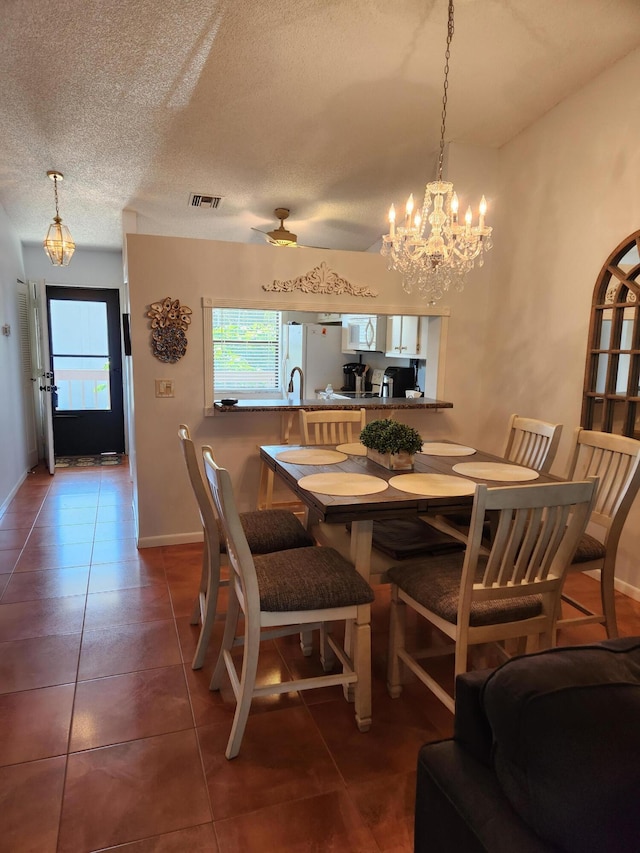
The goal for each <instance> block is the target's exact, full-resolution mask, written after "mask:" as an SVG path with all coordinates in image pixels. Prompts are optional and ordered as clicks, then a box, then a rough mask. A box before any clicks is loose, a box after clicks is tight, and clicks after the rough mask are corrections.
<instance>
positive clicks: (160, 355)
mask: <svg viewBox="0 0 640 853" xmlns="http://www.w3.org/2000/svg"><path fill="white" fill-rule="evenodd" d="M192 313H193V312H192V310H191V308H188V307H187V306H186V305H180V300H179V299H173V300H172V299H171V297H170V296H167V298H166V299H163V300H162V302H152V303H151V305H150V306H149V310H148V311H147V317H150V318H151V350H152V352H153V354H154V355H155V357H156V358H157V359H159V360H160V361H164V362H168V363H174V362H176V361H179V360H180V359H181V358H182V356H183V355H184V354H185V353H186V351H187V335H186V332H187V329H188V328H189V325H190V323H191V315H192Z"/></svg>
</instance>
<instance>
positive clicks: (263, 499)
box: [258, 462, 275, 509]
mask: <svg viewBox="0 0 640 853" xmlns="http://www.w3.org/2000/svg"><path fill="white" fill-rule="evenodd" d="M274 476H275V475H274V472H273V471H272V470H271V468H269V467H268V466H267V465H265V463H264V462H262V463H261V464H260V484H259V486H258V509H269V507H270V506H271V505H272V503H273V482H274Z"/></svg>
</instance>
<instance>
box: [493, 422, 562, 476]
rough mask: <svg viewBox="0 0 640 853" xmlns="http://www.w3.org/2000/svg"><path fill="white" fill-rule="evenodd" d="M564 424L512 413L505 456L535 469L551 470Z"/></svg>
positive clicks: (517, 463)
mask: <svg viewBox="0 0 640 853" xmlns="http://www.w3.org/2000/svg"><path fill="white" fill-rule="evenodd" d="M561 434H562V424H552V423H548V422H547V421H540V420H537V419H536V418H521V417H520V415H511V418H510V419H509V426H508V429H507V442H506V444H505V448H504V452H503V454H502V455H503V456H504V458H505V459H508V460H509V461H510V462H513V463H515V464H516V465H524V466H525V467H527V468H533V469H534V470H535V471H542V472H547V471H549V470H550V468H551V466H552V464H553V461H554V459H555V458H556V453H557V452H558V445H559V443H560V435H561Z"/></svg>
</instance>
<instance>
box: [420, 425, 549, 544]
mask: <svg viewBox="0 0 640 853" xmlns="http://www.w3.org/2000/svg"><path fill="white" fill-rule="evenodd" d="M561 434H562V424H552V423H549V422H548V421H540V420H537V419H536V418H522V417H520V415H511V417H510V418H509V425H508V427H507V440H506V442H505V446H504V450H503V451H502V455H503V457H504V458H505V459H508V460H509V462H513V463H514V465H523V466H524V467H526V468H533V469H534V470H535V471H540V472H547V471H549V469H550V468H551V465H552V464H553V461H554V459H555V457H556V453H557V452H558V445H559V443H560V436H561ZM425 520H426V521H428V522H429V524H431V525H432V526H433V527H435V528H437V529H438V530H440V531H442V532H443V533H448V534H450V535H452V536H454V537H455V536H458V534H460V535H459V536H458V538H460V539H462V540H464V539H466V535H467V529H468V527H469V522H470V521H471V511H470V510H468V511H467V512H461V511H459V510H458V511H456V512H452V513H443V514H442V515H439V516H436V517H435V518H433V517H426V518H425Z"/></svg>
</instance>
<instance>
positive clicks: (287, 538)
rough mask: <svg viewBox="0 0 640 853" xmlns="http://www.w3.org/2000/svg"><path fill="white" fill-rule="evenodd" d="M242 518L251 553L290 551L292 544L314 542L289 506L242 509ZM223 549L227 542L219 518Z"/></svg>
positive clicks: (304, 545)
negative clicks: (283, 507)
mask: <svg viewBox="0 0 640 853" xmlns="http://www.w3.org/2000/svg"><path fill="white" fill-rule="evenodd" d="M240 522H241V523H242V528H243V530H244V533H245V536H246V537H247V542H248V544H249V548H250V550H251V553H252V554H268V553H270V552H271V551H287V550H288V549H289V548H309V547H310V546H311V545H314V544H315V543H314V540H313V538H312V537H311V536H310V535H309V534H308V533H307V531H306V530H305V529H304V527H303V526H302V524H301V522H300V521H299V519H297V518H296V517H295V515H294V514H293V513H292V512H289V511H288V510H286V509H259V510H252V511H250V512H241V513H240ZM218 534H219V536H220V553H221V554H226V552H227V545H226V542H225V539H224V532H223V530H222V526H221V524H220V520H219V519H218Z"/></svg>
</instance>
